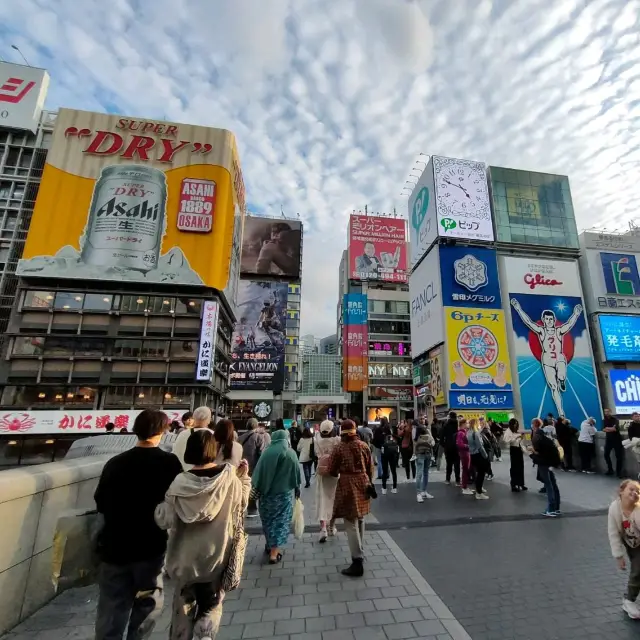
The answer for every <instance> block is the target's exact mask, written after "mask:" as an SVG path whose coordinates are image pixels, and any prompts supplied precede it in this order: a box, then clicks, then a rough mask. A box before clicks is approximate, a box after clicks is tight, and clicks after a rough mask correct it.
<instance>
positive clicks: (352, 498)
mask: <svg viewBox="0 0 640 640" xmlns="http://www.w3.org/2000/svg"><path fill="white" fill-rule="evenodd" d="M329 464H330V466H329V469H330V473H331V475H332V476H336V477H337V476H338V475H339V476H340V478H339V480H338V487H337V489H336V499H335V502H334V503H333V517H334V518H345V519H347V520H358V519H360V518H364V516H366V515H367V514H368V513H369V511H370V503H371V500H370V499H369V498H368V497H367V494H366V488H367V487H368V486H369V483H370V482H371V480H370V478H371V475H372V473H373V465H372V459H371V450H370V449H369V447H368V446H367V445H366V444H365V443H364V442H362V440H360V439H359V438H353V439H352V440H351V441H349V442H341V443H340V444H339V445H338V446H337V447H336V448H335V449H334V450H333V453H332V454H331V462H330V463H329Z"/></svg>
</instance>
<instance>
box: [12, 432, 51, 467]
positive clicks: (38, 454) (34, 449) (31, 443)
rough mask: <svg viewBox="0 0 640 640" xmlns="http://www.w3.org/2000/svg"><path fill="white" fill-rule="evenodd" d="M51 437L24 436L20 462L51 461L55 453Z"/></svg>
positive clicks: (24, 463)
mask: <svg viewBox="0 0 640 640" xmlns="http://www.w3.org/2000/svg"><path fill="white" fill-rule="evenodd" d="M54 444H55V440H54V439H53V438H25V439H24V442H23V443H22V454H21V456H20V464H21V465H27V464H43V463H45V462H53V455H54V453H55V446H54Z"/></svg>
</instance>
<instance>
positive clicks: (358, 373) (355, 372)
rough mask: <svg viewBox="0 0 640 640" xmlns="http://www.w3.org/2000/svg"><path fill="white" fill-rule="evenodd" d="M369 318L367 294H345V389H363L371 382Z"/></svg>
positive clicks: (343, 301) (343, 338)
mask: <svg viewBox="0 0 640 640" xmlns="http://www.w3.org/2000/svg"><path fill="white" fill-rule="evenodd" d="M367 318H368V314H367V296H366V295H364V294H362V293H347V294H345V295H344V297H343V299H342V355H343V358H342V366H343V376H342V377H343V386H344V390H345V391H362V390H363V389H364V388H365V387H366V386H367V384H368V383H369V376H368V372H367V362H368V360H369V358H368V348H369V329H368V325H367Z"/></svg>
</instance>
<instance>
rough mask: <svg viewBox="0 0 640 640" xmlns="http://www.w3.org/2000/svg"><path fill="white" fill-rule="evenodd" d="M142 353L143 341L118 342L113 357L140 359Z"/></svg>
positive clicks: (115, 344)
mask: <svg viewBox="0 0 640 640" xmlns="http://www.w3.org/2000/svg"><path fill="white" fill-rule="evenodd" d="M141 351H142V340H116V341H115V343H114V345H113V355H114V356H121V357H123V358H139V357H140V353H141Z"/></svg>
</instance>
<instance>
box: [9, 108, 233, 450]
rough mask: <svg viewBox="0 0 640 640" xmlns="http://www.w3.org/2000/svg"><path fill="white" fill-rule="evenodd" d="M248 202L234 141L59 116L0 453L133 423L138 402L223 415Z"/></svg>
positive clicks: (100, 118) (35, 226)
mask: <svg viewBox="0 0 640 640" xmlns="http://www.w3.org/2000/svg"><path fill="white" fill-rule="evenodd" d="M181 129H184V134H182V135H183V137H184V139H188V140H189V141H190V142H193V144H192V145H189V147H188V148H187V146H186V145H178V146H176V145H175V142H174V139H175V137H176V136H178V135H181V134H180V130H181ZM79 131H84V132H86V133H84V134H83V135H82V136H79V135H77V132H79ZM138 131H143V132H144V133H145V134H146V135H145V136H141V135H140V134H139V133H137V132H138ZM187 136H188V137H187ZM197 143H199V144H197ZM204 147H209V151H207V152H206V153H204V152H203V148H204ZM209 153H210V154H211V158H208V157H207V155H208V154H209ZM192 165H193V166H194V167H195V168H194V169H191V166H192ZM244 207H245V204H244V186H243V179H242V173H241V170H240V163H239V159H238V155H237V151H236V148H235V139H234V137H233V135H232V134H231V133H230V132H228V131H225V130H221V129H211V128H206V127H194V126H186V125H181V124H178V123H170V122H165V121H162V122H155V121H151V120H135V119H130V118H123V117H120V116H115V115H107V114H99V113H93V112H85V111H77V110H71V109H61V110H60V111H59V112H58V113H57V115H56V116H55V127H54V131H53V137H52V138H51V142H50V149H49V151H48V154H47V159H46V164H45V168H44V172H43V176H42V181H41V185H40V190H39V193H38V197H37V200H36V204H35V208H34V211H33V215H32V216H31V224H30V227H29V231H28V234H27V240H26V243H25V246H24V251H23V256H22V259H21V260H20V261H19V263H18V266H17V270H16V274H17V276H19V282H18V287H17V290H16V293H15V296H14V303H15V304H14V307H13V309H12V312H11V316H10V319H9V323H8V328H7V331H6V334H5V335H6V343H5V346H4V349H3V361H2V364H1V366H0V386H2V388H3V391H2V396H1V399H0V405H1V408H2V410H4V413H0V421H4V422H5V425H6V423H7V421H9V422H10V423H11V427H10V428H7V429H4V431H5V432H6V431H9V432H11V434H12V435H11V439H10V440H9V441H8V442H9V444H7V442H5V443H4V444H5V446H6V447H8V446H14V447H15V446H22V447H27V446H29V447H32V448H36V449H38V450H42V448H43V447H45V445H46V447H48V448H46V451H49V450H54V449H55V448H56V447H58V442H59V439H60V438H64V439H68V438H69V437H80V436H82V435H86V434H90V433H100V432H103V430H104V426H105V424H106V423H107V422H114V423H115V424H116V428H117V429H130V428H131V426H132V425H133V421H134V419H135V416H136V415H137V413H138V412H139V411H140V410H142V409H144V408H145V407H155V408H161V409H163V410H165V411H166V412H167V413H168V414H169V416H170V418H171V419H179V418H180V416H181V415H182V414H183V413H184V412H185V411H188V410H193V409H194V408H195V407H197V406H200V405H205V404H206V405H207V406H209V407H211V409H212V410H213V411H214V412H215V413H217V414H218V415H222V414H224V413H226V411H227V410H228V406H227V399H226V395H227V380H228V373H229V368H230V364H231V337H232V330H233V326H234V323H235V312H236V311H235V309H236V300H235V295H236V289H237V285H236V283H235V282H234V279H235V278H237V273H238V272H239V259H240V253H239V250H236V249H234V248H233V245H234V241H235V243H237V244H239V238H240V233H241V229H242V224H243V217H244V216H243V214H244ZM212 256H216V258H215V259H212ZM22 434H24V435H29V436H31V435H37V436H39V437H40V439H38V438H35V439H29V441H28V442H27V441H26V440H25V441H24V442H22V441H21V440H19V438H17V436H19V435H22ZM10 443H14V444H10ZM46 451H45V453H43V454H42V455H41V456H40V457H45V458H46V456H47V455H48V454H47V453H46ZM6 455H11V456H13V457H15V453H10V454H6ZM19 455H20V458H21V459H22V458H24V457H25V456H24V451H23V452H21V453H20V454H19ZM31 457H33V456H31Z"/></svg>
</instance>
